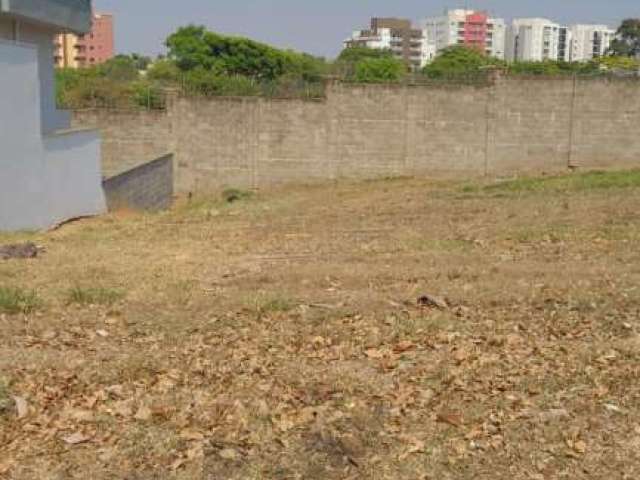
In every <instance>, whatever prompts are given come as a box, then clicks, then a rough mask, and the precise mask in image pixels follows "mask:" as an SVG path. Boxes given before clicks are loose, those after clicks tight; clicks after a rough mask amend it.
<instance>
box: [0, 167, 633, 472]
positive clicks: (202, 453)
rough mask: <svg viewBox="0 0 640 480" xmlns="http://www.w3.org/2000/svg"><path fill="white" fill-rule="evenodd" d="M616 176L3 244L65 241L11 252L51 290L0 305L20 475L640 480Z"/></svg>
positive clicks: (175, 214) (307, 196)
mask: <svg viewBox="0 0 640 480" xmlns="http://www.w3.org/2000/svg"><path fill="white" fill-rule="evenodd" d="M601 175H604V176H598V177H597V179H596V180H593V179H589V178H586V179H585V178H582V177H572V178H566V179H554V180H551V181H550V180H546V179H544V180H536V179H526V181H520V180H519V181H516V182H515V183H514V182H512V183H508V184H501V186H500V187H498V186H477V187H476V186H468V185H467V186H463V185H459V184H445V183H433V182H429V181H425V180H420V179H389V180H387V181H380V182H365V183H358V184H356V183H340V184H336V185H331V186H314V187H304V188H303V187H289V188H283V189H281V190H278V191H273V192H268V193H262V194H258V195H254V196H253V197H252V198H251V199H250V200H248V199H247V198H246V197H245V196H243V195H240V196H239V198H235V197H234V202H232V203H229V202H226V201H221V200H220V199H219V198H216V199H213V200H211V201H208V200H206V199H201V200H198V201H197V202H192V203H190V204H184V205H181V206H179V207H177V208H176V209H175V210H174V211H172V212H168V213H165V214H159V215H153V216H144V215H128V216H126V217H119V216H111V217H105V218H100V219H94V220H86V221H83V222H77V223H74V224H70V225H67V226H65V227H63V228H61V229H59V230H57V231H54V232H50V233H47V234H37V235H33V234H27V233H25V234H17V235H11V236H10V237H9V236H6V237H0V243H2V242H4V241H5V240H6V241H7V242H8V241H9V240H11V241H13V242H15V241H20V240H25V239H29V240H35V241H36V242H37V243H39V244H42V245H44V246H45V248H46V253H45V254H44V255H43V256H41V257H40V258H38V259H35V260H27V261H7V262H2V263H0V287H3V288H6V289H13V288H14V287H15V286H20V287H22V288H28V289H29V290H30V291H31V290H33V291H36V292H38V296H39V298H40V299H42V304H41V305H42V306H40V308H39V309H38V310H35V311H30V312H25V311H18V312H17V313H16V312H15V311H13V312H10V313H8V312H4V313H0V402H3V405H5V407H4V408H0V477H2V476H3V475H4V476H5V477H6V478H10V479H39V480H40V479H67V478H78V479H85V478H92V479H98V480H101V479H115V478H127V479H147V478H163V479H164V478H169V479H170V478H175V479H209V478H215V479H242V480H245V479H380V480H382V479H411V480H413V479H438V480H440V479H456V480H457V479H487V480H488V479H492V480H493V479H533V480H547V479H556V478H557V479H560V478H570V479H611V478H618V479H628V480H631V479H636V478H640V420H638V419H639V418H640V378H638V377H639V375H640V367H639V366H640V336H639V333H640V330H639V329H640V325H639V323H638V322H639V317H640V287H639V285H640V269H639V267H638V266H639V265H640V249H639V248H638V246H639V245H640V216H639V215H638V212H639V211H640V185H638V182H636V181H635V180H633V179H634V178H637V177H638V175H637V172H631V173H628V174H620V173H613V174H611V175H609V174H601ZM630 178H631V180H629V179H630ZM563 182H565V183H564V184H563ZM594 182H595V183H594ZM532 185H535V186H532ZM561 185H570V186H567V188H564V187H562V186H561ZM74 289H76V290H75V291H76V293H75V294H71V293H70V292H74ZM114 292H118V294H117V295H116V294H115V293H114ZM125 293H126V295H124V294H125ZM424 294H430V295H434V296H438V297H442V298H446V299H447V300H448V303H449V305H450V308H448V309H446V310H442V311H441V310H433V309H426V308H420V307H418V306H417V304H416V299H417V298H418V297H420V296H421V295H424ZM73 298H75V300H76V301H73V302H70V300H71V299H73ZM13 397H19V398H22V399H24V400H25V401H26V402H27V404H28V412H27V414H26V415H23V417H22V418H18V417H17V413H16V409H15V408H14V407H13V405H12V403H11V402H12V400H11V399H12V398H13ZM7 405H8V406H7ZM23 413H24V412H23ZM74 435H75V436H74ZM65 439H66V440H65ZM76 442H79V443H76Z"/></svg>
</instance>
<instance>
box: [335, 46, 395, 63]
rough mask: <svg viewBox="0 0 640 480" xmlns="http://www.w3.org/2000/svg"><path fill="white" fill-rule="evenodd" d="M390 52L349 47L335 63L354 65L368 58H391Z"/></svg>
mask: <svg viewBox="0 0 640 480" xmlns="http://www.w3.org/2000/svg"><path fill="white" fill-rule="evenodd" d="M392 57H393V53H392V52H391V50H387V49H379V48H367V47H349V48H345V49H344V50H342V52H340V55H338V58H337V59H336V62H342V63H352V64H356V63H358V62H360V61H362V60H367V59H370V58H392Z"/></svg>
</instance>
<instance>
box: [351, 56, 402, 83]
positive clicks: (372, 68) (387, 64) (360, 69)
mask: <svg viewBox="0 0 640 480" xmlns="http://www.w3.org/2000/svg"><path fill="white" fill-rule="evenodd" d="M406 74H407V67H406V66H405V64H404V63H403V62H402V61H401V60H397V59H395V58H368V59H365V60H361V61H360V62H358V63H357V64H356V66H355V73H354V75H353V80H355V81H356V82H360V83H392V82H398V81H400V80H402V78H403V77H404V76H405V75H406Z"/></svg>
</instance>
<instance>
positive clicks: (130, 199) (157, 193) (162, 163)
mask: <svg viewBox="0 0 640 480" xmlns="http://www.w3.org/2000/svg"><path fill="white" fill-rule="evenodd" d="M173 184H174V178H173V155H171V154H170V155H164V156H162V157H160V158H158V159H156V160H153V161H151V162H149V163H145V164H143V165H139V166H137V167H135V168H133V169H131V170H128V171H126V172H123V173H121V174H119V175H116V176H114V177H110V178H107V179H106V180H104V181H103V184H102V186H103V188H104V192H105V196H106V197H107V205H108V207H109V210H117V209H119V208H130V209H134V210H151V211H154V210H162V209H165V208H168V207H170V206H171V203H172V200H173Z"/></svg>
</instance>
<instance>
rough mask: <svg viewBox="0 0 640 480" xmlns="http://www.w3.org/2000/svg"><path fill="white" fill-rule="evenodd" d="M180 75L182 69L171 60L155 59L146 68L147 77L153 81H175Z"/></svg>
mask: <svg viewBox="0 0 640 480" xmlns="http://www.w3.org/2000/svg"><path fill="white" fill-rule="evenodd" d="M181 76H182V71H181V70H180V69H179V68H178V66H177V65H176V62H174V61H173V60H167V59H160V60H156V61H155V62H153V63H152V64H151V65H150V66H149V67H148V68H147V78H148V79H149V80H151V81H154V82H160V83H177V82H179V81H180V79H181Z"/></svg>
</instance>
